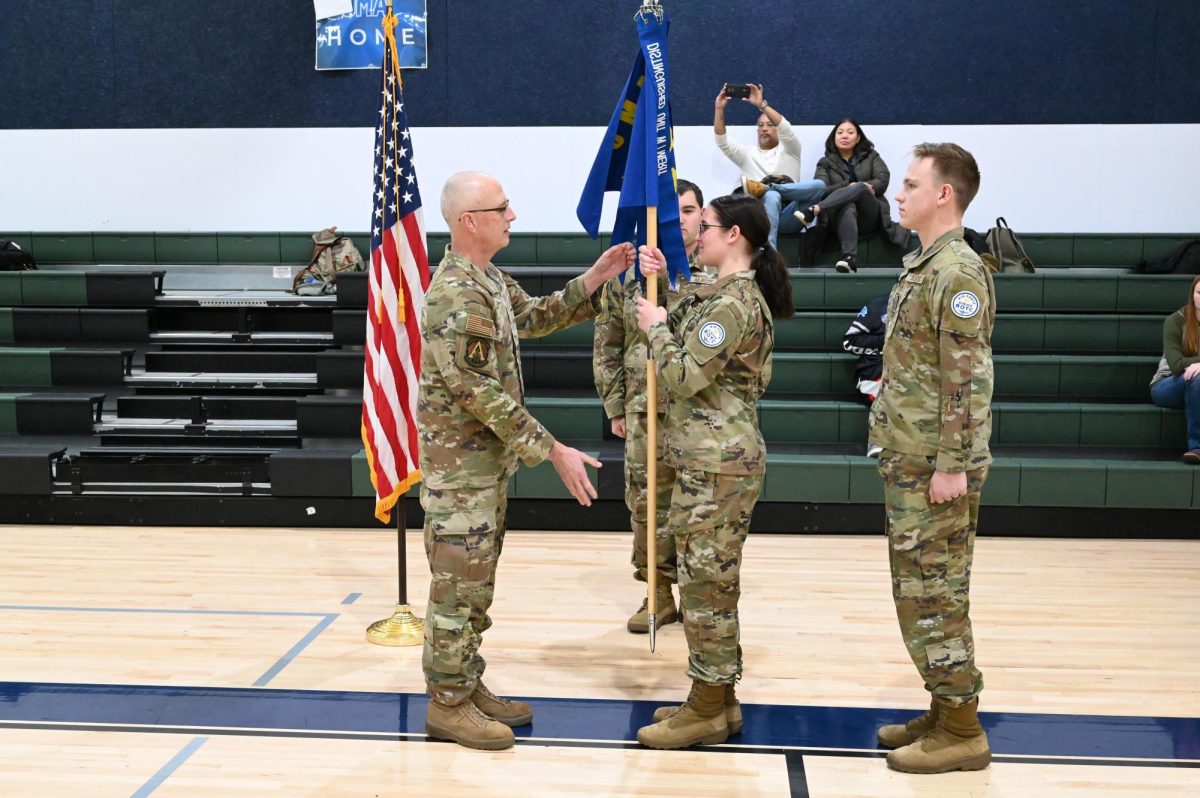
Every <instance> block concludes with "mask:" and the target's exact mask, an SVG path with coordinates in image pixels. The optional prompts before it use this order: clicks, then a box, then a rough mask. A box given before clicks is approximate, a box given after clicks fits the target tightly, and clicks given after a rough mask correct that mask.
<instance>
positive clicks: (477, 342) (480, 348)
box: [466, 338, 492, 369]
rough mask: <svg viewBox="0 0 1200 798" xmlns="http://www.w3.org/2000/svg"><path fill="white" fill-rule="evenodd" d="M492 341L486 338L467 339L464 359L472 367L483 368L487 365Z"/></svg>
mask: <svg viewBox="0 0 1200 798" xmlns="http://www.w3.org/2000/svg"><path fill="white" fill-rule="evenodd" d="M491 348H492V342H491V341H489V340H488V339H486V338H469V339H467V351H466V361H467V365H468V366H471V367H472V368H477V369H480V368H483V367H484V366H486V365H487V362H488V355H489V354H490V353H491Z"/></svg>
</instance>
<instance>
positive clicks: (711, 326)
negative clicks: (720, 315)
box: [699, 321, 725, 349]
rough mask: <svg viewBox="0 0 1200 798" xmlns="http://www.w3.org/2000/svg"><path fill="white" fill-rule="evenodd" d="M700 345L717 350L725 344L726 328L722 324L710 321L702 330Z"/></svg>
mask: <svg viewBox="0 0 1200 798" xmlns="http://www.w3.org/2000/svg"><path fill="white" fill-rule="evenodd" d="M699 337H700V343H702V344H704V345H705V346H707V347H708V348H709V349H716V348H717V347H718V346H720V345H721V344H722V343H724V342H725V328H724V327H722V326H721V324H720V322H716V321H710V322H708V323H707V324H705V325H704V326H703V327H701V328H700V333H699Z"/></svg>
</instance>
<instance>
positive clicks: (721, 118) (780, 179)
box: [713, 83, 825, 247]
mask: <svg viewBox="0 0 1200 798" xmlns="http://www.w3.org/2000/svg"><path fill="white" fill-rule="evenodd" d="M728 88H729V84H726V85H725V86H722V87H721V92H720V93H719V94H718V95H717V100H716V112H715V114H714V116H713V133H714V134H715V135H716V139H717V147H718V148H719V149H720V150H721V152H722V153H724V154H725V157H726V158H728V159H729V160H731V161H733V162H734V163H735V164H737V167H738V168H739V169H741V170H742V188H743V189H745V191H746V193H748V194H752V195H754V196H756V197H761V198H762V201H763V207H764V208H766V211H767V219H768V220H769V222H770V225H771V227H770V230H769V231H768V233H767V240H768V241H770V242H771V246H773V247H774V246H776V243H777V241H778V239H779V232H780V230H781V229H782V230H783V232H785V233H796V232H799V231H800V230H801V229H802V227H803V225H802V224H801V223H800V222H799V221H798V220H797V219H796V218H795V216H794V213H795V212H796V211H798V210H800V209H801V208H807V207H808V206H810V205H812V204H813V203H814V202H817V201H818V200H820V199H821V198H822V197H823V196H825V184H824V183H822V182H821V181H820V180H805V181H803V182H799V183H797V182H794V181H796V180H797V179H798V177H799V175H800V139H799V138H798V137H797V136H796V131H795V130H793V129H792V125H791V123H790V122H788V121H787V119H785V118H784V116H783V114H781V113H779V112H778V111H776V110H775V109H774V108H772V107H771V104H770V103H768V102H767V101H766V100H764V99H763V89H762V86H759V85H755V84H753V83H748V84H746V88H748V89H749V94H748V96H746V97H743V98H742V101H743V102H748V103H750V104H751V105H753V106H754V107H755V108H757V109H758V110H759V111H761V112H762V113H761V114H760V115H759V117H758V146H757V147H755V148H750V147H746V146H744V145H741V144H737V143H735V142H732V141H730V140H729V138H728V137H727V136H726V135H725V106H726V105H728V104H729V100H730V99H731V97H730V95H729V94H728V93H727V90H728ZM768 189H770V190H768Z"/></svg>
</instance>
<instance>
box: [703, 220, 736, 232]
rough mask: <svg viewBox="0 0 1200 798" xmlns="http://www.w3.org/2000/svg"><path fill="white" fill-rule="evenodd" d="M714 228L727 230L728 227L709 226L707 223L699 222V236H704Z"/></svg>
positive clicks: (724, 225) (719, 225)
mask: <svg viewBox="0 0 1200 798" xmlns="http://www.w3.org/2000/svg"><path fill="white" fill-rule="evenodd" d="M714 227H718V228H720V229H722V230H728V229H729V225H727V224H709V223H708V222H701V223H700V235H704V233H705V231H706V230H711V229H713V228H714Z"/></svg>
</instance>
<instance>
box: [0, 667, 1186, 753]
mask: <svg viewBox="0 0 1200 798" xmlns="http://www.w3.org/2000/svg"><path fill="white" fill-rule="evenodd" d="M680 697H682V693H681V696H680ZM526 700H528V701H529V702H530V703H531V704H532V705H533V707H534V715H535V719H534V722H533V723H532V724H530V725H529V726H523V727H520V728H518V729H515V730H514V731H516V733H517V735H518V737H533V738H538V739H551V740H553V739H558V740H584V741H588V740H592V741H609V742H611V741H632V740H634V739H635V737H636V733H637V730H638V728H640V727H641V726H644V725H646V724H648V723H650V716H651V715H652V714H653V712H654V709H655V708H656V707H658V706H662V705H663V703H666V702H662V701H620V700H603V699H572V698H529V699H526ZM425 707H426V697H425V696H424V695H416V694H408V693H379V692H340V691H329V690H272V689H242V688H210V687H160V686H144V685H90V684H59V683H41V682H0V721H23V722H30V723H38V722H42V723H79V724H108V725H114V726H151V727H153V726H170V727H186V728H202V727H212V728H214V729H234V730H236V729H246V730H255V729H261V730H274V731H280V732H288V731H294V732H306V731H326V732H345V733H364V734H388V735H397V734H399V735H405V734H413V735H420V734H423V733H424V731H425ZM916 711H919V710H911V709H910V710H904V709H884V708H869V707H821V706H779V705H769V704H743V705H742V712H743V716H744V718H745V728H744V729H743V731H742V733H741V734H740V735H735V736H734V737H732V738H730V740H729V742H730V744H733V745H738V746H764V747H771V748H776V747H794V748H832V749H846V750H857V751H869V750H878V745H877V743H876V741H875V731H876V729H878V727H879V726H881V725H884V724H887V723H897V722H902V721H904V720H907V719H908V718H910V717H912V716H913V715H914V714H915V712H916ZM980 720H981V721H982V723H983V725H984V727H985V728H986V729H987V732H988V736H989V738H990V741H991V746H992V750H993V752H994V753H996V754H997V755H1008V756H1029V757H1069V758H1077V759H1088V758H1098V757H1104V758H1128V759H1150V760H1193V761H1195V760H1200V719H1198V718H1160V717H1126V716H1116V715H1053V714H1034V713H1023V712H981V713H980Z"/></svg>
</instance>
